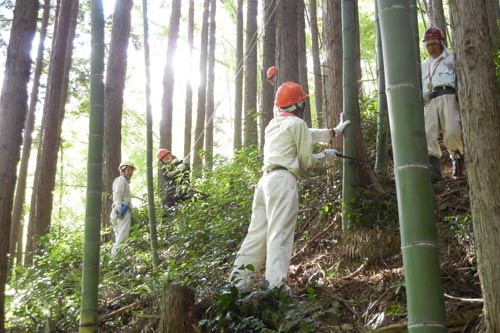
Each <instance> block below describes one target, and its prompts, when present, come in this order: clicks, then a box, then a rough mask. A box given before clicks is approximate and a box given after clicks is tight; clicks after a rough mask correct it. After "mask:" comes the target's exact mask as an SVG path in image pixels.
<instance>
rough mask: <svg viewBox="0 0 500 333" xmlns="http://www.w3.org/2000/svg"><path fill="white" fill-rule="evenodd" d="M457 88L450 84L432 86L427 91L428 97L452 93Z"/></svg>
mask: <svg viewBox="0 0 500 333" xmlns="http://www.w3.org/2000/svg"><path fill="white" fill-rule="evenodd" d="M456 92H457V90H456V89H455V88H453V87H450V86H438V87H434V88H432V91H431V92H430V93H429V98H430V99H433V98H436V97H439V96H441V95H454V94H455V93H456Z"/></svg>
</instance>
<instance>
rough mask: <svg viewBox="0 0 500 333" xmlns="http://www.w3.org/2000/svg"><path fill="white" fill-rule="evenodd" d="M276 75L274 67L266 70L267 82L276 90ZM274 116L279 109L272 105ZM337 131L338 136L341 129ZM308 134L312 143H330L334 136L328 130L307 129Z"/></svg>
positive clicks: (333, 132) (341, 118)
mask: <svg viewBox="0 0 500 333" xmlns="http://www.w3.org/2000/svg"><path fill="white" fill-rule="evenodd" d="M277 73H278V71H277V69H276V67H275V66H271V67H269V68H268V69H267V73H266V77H267V82H269V83H270V84H271V85H272V86H273V87H274V88H276V74H277ZM273 113H274V116H275V117H276V116H277V115H278V113H279V108H278V107H277V106H276V105H274V108H273ZM339 123H343V114H341V115H340V122H339ZM337 130H340V132H339V133H340V134H341V132H342V131H343V128H342V129H341V128H339V127H337ZM309 132H311V136H312V141H313V143H330V142H331V141H332V140H333V138H334V137H335V135H336V134H339V133H337V132H336V130H335V129H328V128H309Z"/></svg>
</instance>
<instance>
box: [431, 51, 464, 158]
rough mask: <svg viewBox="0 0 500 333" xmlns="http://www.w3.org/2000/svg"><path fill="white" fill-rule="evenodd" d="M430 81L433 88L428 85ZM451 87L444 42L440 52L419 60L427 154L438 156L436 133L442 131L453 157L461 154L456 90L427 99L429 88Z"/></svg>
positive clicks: (451, 64) (450, 62)
mask: <svg viewBox="0 0 500 333" xmlns="http://www.w3.org/2000/svg"><path fill="white" fill-rule="evenodd" d="M429 83H431V84H432V89H429ZM443 87H450V88H453V89H456V84H455V68H454V60H453V56H452V55H451V54H450V52H449V51H448V49H447V48H446V47H444V46H443V52H442V53H441V54H440V55H439V56H438V57H437V58H432V57H429V58H427V59H426V60H425V62H423V63H422V90H423V95H424V101H425V102H427V103H426V105H425V107H424V116H425V134H426V137H427V150H428V154H429V156H435V157H437V158H441V148H440V147H439V142H438V138H439V134H440V131H442V132H443V143H444V145H445V147H446V148H447V150H448V152H449V153H450V157H451V158H452V159H455V158H459V157H458V156H455V155H456V153H457V152H458V153H460V155H462V156H463V154H464V145H463V141H462V126H461V122H460V113H459V112H458V102H457V99H456V96H455V94H443V95H440V96H437V97H434V98H432V99H429V94H430V93H431V90H434V91H436V90H439V89H443Z"/></svg>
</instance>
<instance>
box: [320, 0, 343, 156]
mask: <svg viewBox="0 0 500 333" xmlns="http://www.w3.org/2000/svg"><path fill="white" fill-rule="evenodd" d="M323 21H324V24H323V43H324V65H323V92H324V93H323V96H324V98H323V112H324V119H323V121H324V123H325V124H326V127H328V128H334V127H335V126H336V125H337V124H338V123H339V120H340V113H341V112H342V104H343V96H342V57H343V56H342V54H343V52H342V25H341V22H342V19H341V6H340V0H325V2H324V3H323ZM333 147H334V148H335V149H337V150H341V148H342V137H340V136H339V137H337V138H335V139H334V141H333Z"/></svg>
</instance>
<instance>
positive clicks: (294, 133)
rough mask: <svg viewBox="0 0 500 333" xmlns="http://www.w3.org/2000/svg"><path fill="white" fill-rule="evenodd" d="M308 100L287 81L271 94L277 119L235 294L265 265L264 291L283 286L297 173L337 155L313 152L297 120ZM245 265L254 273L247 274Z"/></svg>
mask: <svg viewBox="0 0 500 333" xmlns="http://www.w3.org/2000/svg"><path fill="white" fill-rule="evenodd" d="M307 97H308V95H307V94H306V93H304V91H303V90H302V88H301V87H300V85H298V84H297V83H295V82H290V81H289V82H285V83H283V84H282V85H281V86H280V87H279V88H278V90H277V92H276V100H275V103H276V106H277V107H278V108H279V114H278V116H277V117H275V118H274V119H272V120H271V121H270V122H269V125H268V126H267V127H266V130H265V145H264V166H263V167H262V170H263V171H264V174H263V176H262V177H261V179H260V180H259V182H258V184H257V187H256V189H255V194H254V199H253V204H252V218H251V222H250V226H249V228H248V234H247V236H246V238H245V240H244V241H243V243H242V245H241V248H240V250H239V251H238V254H237V257H236V260H235V263H234V268H233V270H232V272H231V280H232V282H233V283H235V285H236V286H237V287H238V288H239V289H240V290H243V291H245V290H248V289H249V288H250V287H251V286H252V284H253V279H254V276H255V272H257V271H258V270H259V269H260V267H261V266H262V265H263V264H264V262H265V267H266V272H265V279H266V280H267V281H268V283H269V287H270V288H275V287H279V286H281V285H283V284H284V283H285V280H286V278H287V272H288V266H289V263H290V258H291V255H292V248H293V237H294V232H295V223H296V222H297V213H298V208H299V194H298V189H297V178H298V174H299V170H300V169H304V168H309V167H311V166H312V165H313V164H315V163H318V162H320V161H328V160H333V159H335V158H336V156H337V152H336V151H335V150H334V149H325V150H324V151H323V152H321V153H319V154H313V153H312V151H313V146H312V145H313V141H312V137H311V133H310V131H309V129H308V128H307V124H306V123H305V122H304V120H302V119H301V115H302V112H303V110H304V107H305V99H306V98H307ZM347 125H349V121H346V122H343V123H341V124H340V125H339V126H338V128H337V129H336V130H337V131H335V132H338V133H340V134H341V133H342V132H343V130H344V128H345V127H346V126H347ZM248 265H252V266H253V267H254V268H255V270H248V269H246V268H247V267H248Z"/></svg>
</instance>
